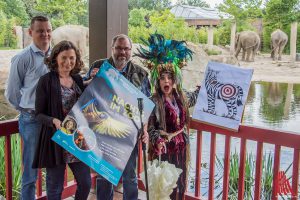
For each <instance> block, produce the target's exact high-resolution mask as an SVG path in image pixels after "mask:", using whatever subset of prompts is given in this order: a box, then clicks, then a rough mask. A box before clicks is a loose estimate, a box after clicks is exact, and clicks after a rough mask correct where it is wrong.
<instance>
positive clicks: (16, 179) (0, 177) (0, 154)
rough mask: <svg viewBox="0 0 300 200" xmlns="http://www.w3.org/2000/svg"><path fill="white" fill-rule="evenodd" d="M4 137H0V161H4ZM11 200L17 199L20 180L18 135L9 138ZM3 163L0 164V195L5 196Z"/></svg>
mask: <svg viewBox="0 0 300 200" xmlns="http://www.w3.org/2000/svg"><path fill="white" fill-rule="evenodd" d="M4 146H5V140H4V137H0V159H1V160H2V161H3V160H4ZM11 158H12V183H13V187H12V190H13V199H19V196H20V190H21V178H22V158H21V139H20V136H19V134H14V135H12V136H11ZM4 164H5V162H0V195H2V196H5V193H6V190H5V185H6V184H5V178H6V175H5V166H4Z"/></svg>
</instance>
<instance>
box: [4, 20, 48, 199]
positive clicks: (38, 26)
mask: <svg viewBox="0 0 300 200" xmlns="http://www.w3.org/2000/svg"><path fill="white" fill-rule="evenodd" d="M51 33H52V27H51V23H50V21H49V20H48V18H47V17H44V16H36V17H33V18H32V19H31V24H30V28H29V35H30V36H31V37H32V41H33V42H32V44H31V45H30V46H28V47H26V48H25V49H23V51H21V52H20V53H18V54H17V55H16V56H14V57H13V58H12V60H11V67H10V73H9V77H8V80H7V88H6V90H5V97H6V99H7V100H8V102H9V103H10V104H11V105H12V106H13V107H14V108H15V109H16V110H18V111H19V112H20V117H19V132H20V135H21V138H22V140H23V144H24V145H23V158H22V161H23V166H24V170H23V174H22V189H21V199H22V200H32V199H35V182H36V180H37V169H33V168H32V161H33V157H34V151H35V146H36V141H37V139H38V135H39V131H40V130H39V129H40V125H39V123H38V122H37V121H36V119H35V113H34V108H35V90H36V86H37V83H38V80H39V78H40V77H41V76H42V75H44V74H46V73H47V72H48V68H47V66H46V65H45V64H44V58H45V57H46V56H48V55H49V54H50V41H51Z"/></svg>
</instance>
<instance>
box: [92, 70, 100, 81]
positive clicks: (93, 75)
mask: <svg viewBox="0 0 300 200" xmlns="http://www.w3.org/2000/svg"><path fill="white" fill-rule="evenodd" d="M98 71H99V68H94V69H92V71H91V74H90V77H91V79H93V78H94V77H95V76H96V74H97V73H98Z"/></svg>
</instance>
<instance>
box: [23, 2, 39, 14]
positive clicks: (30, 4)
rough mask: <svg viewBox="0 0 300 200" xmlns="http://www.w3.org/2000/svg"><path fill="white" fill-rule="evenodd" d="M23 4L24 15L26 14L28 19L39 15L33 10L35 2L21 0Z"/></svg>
mask: <svg viewBox="0 0 300 200" xmlns="http://www.w3.org/2000/svg"><path fill="white" fill-rule="evenodd" d="M23 2H24V5H25V9H26V13H27V14H28V16H29V18H30V19H31V18H32V17H34V16H36V15H38V14H41V13H39V12H38V11H37V10H35V9H34V8H35V6H36V0H23Z"/></svg>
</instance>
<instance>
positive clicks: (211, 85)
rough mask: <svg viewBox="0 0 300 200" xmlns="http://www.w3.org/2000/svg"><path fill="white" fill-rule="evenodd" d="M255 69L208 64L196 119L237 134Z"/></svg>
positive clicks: (196, 107)
mask: <svg viewBox="0 0 300 200" xmlns="http://www.w3.org/2000/svg"><path fill="white" fill-rule="evenodd" d="M252 74H253V69H244V68H243V69H242V68H240V67H237V66H233V65H228V64H223V63H217V62H208V64H207V67H206V71H205V74H204V79H203V81H202V84H201V89H200V92H199V95H198V98H197V103H196V105H195V108H194V113H193V119H196V120H199V121H201V122H204V123H208V124H212V125H216V126H221V127H225V128H227V129H230V130H234V131H237V130H238V127H239V124H240V122H241V119H242V115H243V110H244V107H245V103H246V100H247V96H248V92H249V88H250V84H251V78H252Z"/></svg>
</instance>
